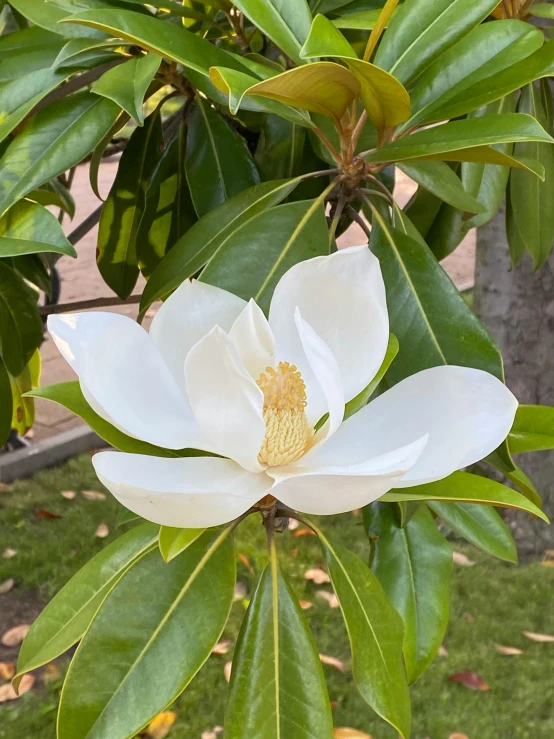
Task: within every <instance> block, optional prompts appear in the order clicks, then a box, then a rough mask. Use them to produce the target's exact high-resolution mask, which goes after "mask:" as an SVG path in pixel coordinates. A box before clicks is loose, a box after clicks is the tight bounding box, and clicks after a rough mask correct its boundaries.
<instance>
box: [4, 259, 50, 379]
mask: <svg viewBox="0 0 554 739" xmlns="http://www.w3.org/2000/svg"><path fill="white" fill-rule="evenodd" d="M37 298H38V295H37V293H36V292H35V291H34V290H33V289H32V288H30V287H29V286H28V285H27V284H26V283H25V281H24V280H23V278H22V277H21V276H20V275H19V274H18V273H17V272H16V271H15V270H14V269H12V268H11V267H9V266H8V264H7V263H6V262H4V261H2V260H0V346H1V347H2V359H3V362H4V364H5V365H6V368H7V370H8V372H9V373H10V375H12V376H13V377H17V376H18V375H20V374H21V373H22V372H23V369H24V367H25V365H26V364H27V363H28V362H29V360H30V359H31V357H32V356H33V353H34V351H35V349H37V348H38V347H39V346H40V345H41V343H42V330H43V329H42V321H41V320H40V316H39V314H38V310H37Z"/></svg>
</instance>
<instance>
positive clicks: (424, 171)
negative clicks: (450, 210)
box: [398, 160, 485, 213]
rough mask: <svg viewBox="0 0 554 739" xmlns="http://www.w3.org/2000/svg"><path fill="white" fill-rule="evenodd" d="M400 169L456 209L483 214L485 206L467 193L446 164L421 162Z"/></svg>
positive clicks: (402, 165)
mask: <svg viewBox="0 0 554 739" xmlns="http://www.w3.org/2000/svg"><path fill="white" fill-rule="evenodd" d="M398 168H399V169H401V170H402V172H404V174H406V175H408V177H410V178H411V179H412V180H414V181H415V182H417V183H418V185H421V187H424V188H425V189H426V190H429V192H432V193H433V194H434V195H436V196H437V197H439V198H440V199H441V200H444V202H445V203H449V204H450V205H452V206H453V207H454V208H458V209H459V210H462V211H466V212H469V213H483V212H484V210H485V206H484V205H481V203H479V202H478V201H477V200H476V199H475V198H473V197H472V196H471V195H469V193H467V192H466V191H465V189H464V186H463V185H462V182H461V180H460V178H459V177H458V175H456V174H455V172H453V171H452V169H451V168H450V167H449V166H448V164H446V163H445V162H439V161H432V160H428V161H420V162H415V163H414V162H412V163H410V164H407V163H403V164H399V165H398Z"/></svg>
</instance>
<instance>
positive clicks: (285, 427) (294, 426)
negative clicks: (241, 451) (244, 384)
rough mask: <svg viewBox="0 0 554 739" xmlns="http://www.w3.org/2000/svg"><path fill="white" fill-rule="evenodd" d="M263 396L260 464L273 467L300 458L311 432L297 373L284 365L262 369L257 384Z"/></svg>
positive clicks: (304, 397) (304, 386)
mask: <svg viewBox="0 0 554 739" xmlns="http://www.w3.org/2000/svg"><path fill="white" fill-rule="evenodd" d="M257 384H258V387H259V388H260V390H261V391H262V392H263V394H264V420H265V425H266V432H265V439H264V443H263V444H262V448H261V449H260V453H259V454H258V460H259V462H260V464H265V465H267V466H268V467H277V466H279V465H282V464H289V463H290V462H294V461H295V460H297V459H298V458H299V457H301V456H302V455H303V454H304V452H305V451H306V447H307V446H308V443H309V441H310V439H311V437H312V434H313V431H312V429H311V427H310V425H309V423H308V419H307V418H306V413H305V410H304V409H305V408H306V385H305V383H304V380H303V379H302V375H301V373H300V372H299V371H298V369H297V368H296V367H295V366H294V364H289V363H288V362H280V363H279V366H278V367H277V368H276V369H275V368H273V367H266V370H265V372H262V374H261V375H260V377H259V379H258V381H257Z"/></svg>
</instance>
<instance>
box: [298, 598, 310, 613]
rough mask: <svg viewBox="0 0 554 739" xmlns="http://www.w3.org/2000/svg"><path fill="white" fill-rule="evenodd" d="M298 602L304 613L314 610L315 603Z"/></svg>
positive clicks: (307, 601)
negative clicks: (310, 609)
mask: <svg viewBox="0 0 554 739" xmlns="http://www.w3.org/2000/svg"><path fill="white" fill-rule="evenodd" d="M298 602H299V603H300V608H301V609H302V610H303V611H307V610H308V608H312V606H313V603H312V602H311V601H309V600H299V601H298Z"/></svg>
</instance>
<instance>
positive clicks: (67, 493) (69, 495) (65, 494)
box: [60, 490, 77, 500]
mask: <svg viewBox="0 0 554 739" xmlns="http://www.w3.org/2000/svg"><path fill="white" fill-rule="evenodd" d="M60 495H61V496H62V498H65V499H66V500H73V499H74V498H75V496H76V495H77V493H76V492H75V491H74V490H62V492H61V493H60Z"/></svg>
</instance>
